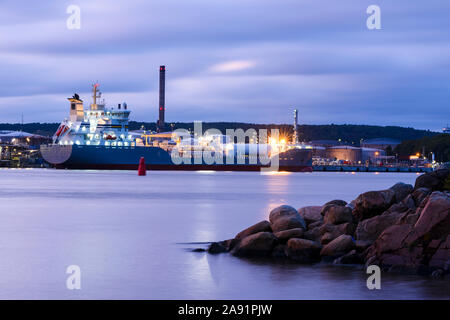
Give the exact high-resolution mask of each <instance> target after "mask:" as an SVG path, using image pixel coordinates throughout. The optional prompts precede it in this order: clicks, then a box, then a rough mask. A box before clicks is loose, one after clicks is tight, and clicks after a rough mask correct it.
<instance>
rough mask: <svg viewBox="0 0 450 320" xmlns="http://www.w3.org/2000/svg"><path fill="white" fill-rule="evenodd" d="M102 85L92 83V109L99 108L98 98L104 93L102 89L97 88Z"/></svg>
mask: <svg viewBox="0 0 450 320" xmlns="http://www.w3.org/2000/svg"><path fill="white" fill-rule="evenodd" d="M99 86H100V84H98V83H95V84H93V85H92V88H93V89H92V98H93V100H94V101H93V102H94V103H93V104H92V105H91V110H97V109H98V107H97V98H98V99H100V97H101V96H102V93H101V92H100V91H98V90H97V88H98V87H99Z"/></svg>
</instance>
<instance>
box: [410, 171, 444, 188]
mask: <svg viewBox="0 0 450 320" xmlns="http://www.w3.org/2000/svg"><path fill="white" fill-rule="evenodd" d="M449 175H450V169H439V170H435V171H432V172H428V173H424V174H422V175H420V176H419V177H418V178H417V179H416V183H415V185H414V189H415V190H416V189H419V188H428V189H431V190H432V191H442V190H444V185H445V183H446V181H447V179H449Z"/></svg>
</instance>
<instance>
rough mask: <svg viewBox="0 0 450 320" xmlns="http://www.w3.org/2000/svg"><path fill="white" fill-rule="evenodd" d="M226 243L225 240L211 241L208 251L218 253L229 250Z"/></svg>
mask: <svg viewBox="0 0 450 320" xmlns="http://www.w3.org/2000/svg"><path fill="white" fill-rule="evenodd" d="M224 243H225V242H213V243H211V244H210V246H209V247H208V253H211V254H218V253H223V252H227V247H226V245H224Z"/></svg>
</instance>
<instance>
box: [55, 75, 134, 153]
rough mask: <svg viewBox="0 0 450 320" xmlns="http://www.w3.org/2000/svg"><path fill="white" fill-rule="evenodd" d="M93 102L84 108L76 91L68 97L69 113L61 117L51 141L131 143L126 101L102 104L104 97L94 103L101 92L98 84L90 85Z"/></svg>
mask: <svg viewBox="0 0 450 320" xmlns="http://www.w3.org/2000/svg"><path fill="white" fill-rule="evenodd" d="M92 87H93V96H92V97H93V103H92V104H91V105H90V108H89V109H87V110H85V109H84V106H83V100H81V99H80V97H79V95H78V94H74V95H73V97H71V98H68V100H69V101H70V117H69V118H66V119H64V120H63V121H62V122H61V124H60V125H59V127H58V130H57V131H56V133H55V134H54V135H53V143H55V144H60V145H73V144H76V145H97V146H98V145H103V146H119V147H121V146H124V147H127V146H134V145H135V140H134V137H133V136H132V135H131V134H129V132H128V121H129V115H130V111H129V110H127V104H126V103H123V104H122V105H121V104H119V105H118V106H117V109H114V108H112V107H111V108H108V107H105V102H104V100H103V101H101V102H100V103H98V101H99V99H100V98H101V93H100V92H99V91H98V87H99V84H98V83H96V84H94V85H93V86H92Z"/></svg>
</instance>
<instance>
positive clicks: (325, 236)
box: [305, 222, 356, 245]
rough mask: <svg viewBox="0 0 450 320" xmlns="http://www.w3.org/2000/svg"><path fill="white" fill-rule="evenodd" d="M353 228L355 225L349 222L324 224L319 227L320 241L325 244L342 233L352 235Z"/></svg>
mask: <svg viewBox="0 0 450 320" xmlns="http://www.w3.org/2000/svg"><path fill="white" fill-rule="evenodd" d="M355 229H356V225H355V224H353V223H349V222H347V223H342V224H339V225H332V224H324V225H323V226H321V227H320V228H319V237H320V243H321V244H323V245H324V244H327V243H329V242H331V241H332V240H334V239H336V238H337V237H339V236H341V235H343V234H347V235H353V234H354V233H355ZM305 235H306V234H305Z"/></svg>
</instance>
